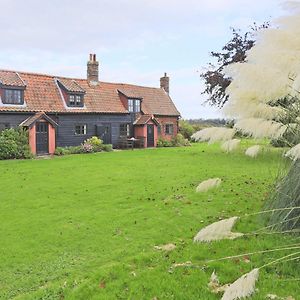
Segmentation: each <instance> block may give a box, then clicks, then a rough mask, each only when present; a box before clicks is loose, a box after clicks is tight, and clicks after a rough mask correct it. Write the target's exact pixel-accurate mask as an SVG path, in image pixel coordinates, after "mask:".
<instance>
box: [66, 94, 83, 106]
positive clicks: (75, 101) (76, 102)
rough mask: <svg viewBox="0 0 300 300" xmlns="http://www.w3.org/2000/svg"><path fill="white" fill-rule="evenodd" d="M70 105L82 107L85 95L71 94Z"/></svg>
mask: <svg viewBox="0 0 300 300" xmlns="http://www.w3.org/2000/svg"><path fill="white" fill-rule="evenodd" d="M69 106H72V107H82V106H83V95H76V94H70V95H69Z"/></svg>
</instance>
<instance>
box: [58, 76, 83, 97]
mask: <svg viewBox="0 0 300 300" xmlns="http://www.w3.org/2000/svg"><path fill="white" fill-rule="evenodd" d="M57 81H58V82H59V83H60V84H61V85H62V86H63V87H64V88H65V89H66V90H67V91H68V92H74V93H84V92H85V90H84V89H83V88H82V87H81V86H80V85H79V84H78V83H77V82H76V81H75V80H74V79H67V78H60V79H57Z"/></svg>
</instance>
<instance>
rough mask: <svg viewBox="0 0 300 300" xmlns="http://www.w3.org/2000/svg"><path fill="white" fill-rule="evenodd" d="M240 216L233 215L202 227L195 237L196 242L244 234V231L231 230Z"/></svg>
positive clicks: (236, 236) (232, 237)
mask: <svg viewBox="0 0 300 300" xmlns="http://www.w3.org/2000/svg"><path fill="white" fill-rule="evenodd" d="M238 219H239V218H238V217H232V218H230V219H225V220H222V221H219V222H215V223H213V224H210V225H208V226H206V227H204V228H202V229H201V230H200V231H199V232H198V233H197V235H196V236H195V237H194V242H211V241H217V240H223V239H231V240H232V239H235V238H238V237H240V236H243V233H239V232H231V229H232V228H233V226H234V224H235V223H236V221H237V220H238Z"/></svg>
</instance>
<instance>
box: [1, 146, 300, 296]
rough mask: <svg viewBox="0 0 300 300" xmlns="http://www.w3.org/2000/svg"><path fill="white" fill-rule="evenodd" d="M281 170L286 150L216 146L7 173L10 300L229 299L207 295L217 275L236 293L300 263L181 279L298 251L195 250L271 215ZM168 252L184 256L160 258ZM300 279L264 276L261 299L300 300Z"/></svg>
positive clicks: (64, 160)
mask: <svg viewBox="0 0 300 300" xmlns="http://www.w3.org/2000/svg"><path fill="white" fill-rule="evenodd" d="M246 143H248V142H246V141H244V142H243V147H244V148H245V146H246V145H245V144H246ZM280 167H282V158H281V152H280V150H267V151H266V152H265V153H263V154H261V155H260V156H259V157H258V158H257V159H251V158H249V157H246V156H245V155H244V154H243V152H242V151H241V150H240V151H238V152H235V153H233V154H224V153H222V152H221V151H220V150H219V146H218V145H207V144H198V145H194V146H192V147H187V148H165V149H149V150H135V151H118V152H112V153H98V154H89V155H72V156H65V157H56V158H54V159H36V160H27V161H25V160H24V161H2V162H0V180H1V181H0V182H1V185H0V220H1V227H0V255H1V256H0V257H1V258H0V259H1V261H0V298H1V299H2V298H3V299H149V300H151V299H180V300H181V299H203V300H206V299H220V298H221V297H220V295H214V294H212V293H211V292H210V291H209V290H208V288H207V283H208V281H209V278H210V275H211V273H212V272H213V270H215V271H216V272H217V274H218V275H219V277H220V280H221V282H222V283H226V282H232V281H234V280H235V279H237V278H238V277H240V276H241V275H242V274H243V273H245V272H248V271H250V270H251V269H253V268H254V267H259V266H261V265H263V264H265V263H267V262H269V261H271V260H273V259H274V258H278V257H280V256H283V255H285V254H289V253H291V252H289V251H280V252H276V253H272V254H264V255H253V256H250V257H247V259H244V258H242V259H234V260H228V261H222V262H215V263H210V264H206V265H205V267H204V268H184V267H182V268H180V267H179V268H174V269H170V267H171V266H172V265H173V264H174V263H182V262H187V261H191V262H192V263H193V264H195V265H199V266H203V265H204V263H205V260H207V259H213V258H219V257H223V256H227V255H235V254H240V253H246V252H251V251H255V250H262V249H271V248H275V247H281V246H284V245H289V244H293V243H295V238H294V239H293V238H292V237H289V236H280V235H277V236H274V235H249V236H247V237H243V238H239V239H236V240H234V241H221V242H216V243H211V244H194V243H193V236H194V235H195V234H196V233H197V232H198V231H199V229H200V228H202V227H203V226H205V225H208V224H210V223H212V222H214V221H217V220H219V219H220V218H227V217H231V216H235V215H237V216H243V215H245V213H252V212H255V211H259V210H260V209H261V207H262V205H263V202H264V198H265V196H266V194H267V193H268V192H269V191H270V189H272V187H273V183H274V180H275V178H276V176H277V175H278V170H279V168H280ZM212 177H220V178H221V179H222V181H223V182H222V184H221V186H220V188H218V189H216V190H213V191H209V192H207V193H203V194H197V193H196V192H195V188H196V186H197V184H198V183H199V182H201V181H202V180H205V179H208V178H212ZM261 222H262V221H261V218H258V217H243V218H242V219H241V220H240V221H239V223H238V224H237V226H236V230H237V231H241V232H252V231H253V230H255V229H257V228H259V227H261V226H263V224H262V223H261ZM298 241H299V240H298ZM167 243H174V244H176V246H177V247H176V249H175V250H173V251H171V252H164V251H160V250H156V249H154V246H155V245H163V244H167ZM294 266H295V262H294ZM299 275H300V271H299V268H295V267H293V264H292V263H285V264H278V265H274V266H270V267H268V268H265V269H262V271H261V274H260V278H259V281H258V283H257V287H258V292H257V293H256V295H255V296H254V297H253V299H265V297H266V294H268V293H272V294H277V295H279V296H285V297H286V296H293V297H294V298H295V299H297V296H298V295H299V294H300V289H299V281H295V280H289V279H293V278H299V277H300V276H299Z"/></svg>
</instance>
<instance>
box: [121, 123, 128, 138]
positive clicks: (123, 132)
mask: <svg viewBox="0 0 300 300" xmlns="http://www.w3.org/2000/svg"><path fill="white" fill-rule="evenodd" d="M120 136H127V137H129V136H130V125H129V124H120Z"/></svg>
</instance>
